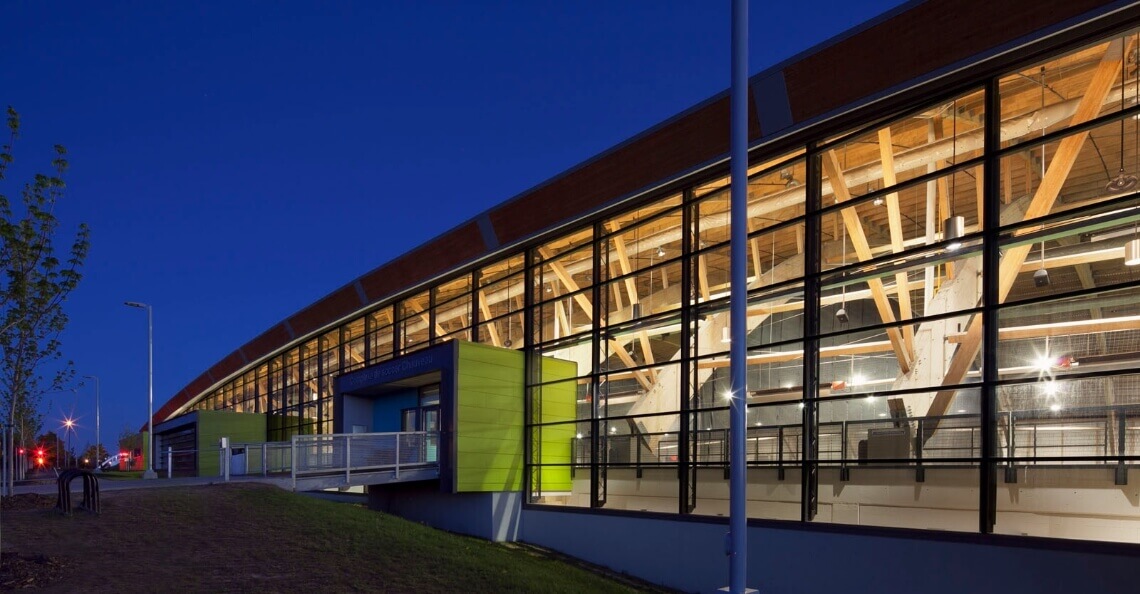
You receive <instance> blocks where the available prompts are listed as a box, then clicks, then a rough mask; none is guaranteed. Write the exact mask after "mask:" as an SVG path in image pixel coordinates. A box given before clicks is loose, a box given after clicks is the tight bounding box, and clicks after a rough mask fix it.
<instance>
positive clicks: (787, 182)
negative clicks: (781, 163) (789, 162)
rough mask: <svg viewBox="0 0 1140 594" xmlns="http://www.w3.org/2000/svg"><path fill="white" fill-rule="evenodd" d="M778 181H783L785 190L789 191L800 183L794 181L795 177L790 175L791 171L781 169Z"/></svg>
mask: <svg viewBox="0 0 1140 594" xmlns="http://www.w3.org/2000/svg"><path fill="white" fill-rule="evenodd" d="M780 179H782V180H783V181H784V187H785V188H789V189H790V188H794V187H796V186H798V185H800V182H798V181H796V177H795V176H794V175H793V174H792V170H791V169H781V170H780Z"/></svg>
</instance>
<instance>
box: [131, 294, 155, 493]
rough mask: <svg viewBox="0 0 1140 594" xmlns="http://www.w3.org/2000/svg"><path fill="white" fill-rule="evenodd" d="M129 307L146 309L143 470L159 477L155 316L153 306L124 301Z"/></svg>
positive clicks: (149, 477) (148, 475) (147, 474)
mask: <svg viewBox="0 0 1140 594" xmlns="http://www.w3.org/2000/svg"><path fill="white" fill-rule="evenodd" d="M123 304H124V305H126V306H128V307H137V308H139V309H145V310H146V344H147V358H146V370H147V381H146V383H147V389H146V391H147V397H146V439H147V451H146V469H145V470H143V478H144V479H154V478H158V475H157V474H155V472H154V460H153V458H154V316H153V310H152V309H151V307H150V306H149V305H147V304H145V303H139V302H138V301H124V302H123Z"/></svg>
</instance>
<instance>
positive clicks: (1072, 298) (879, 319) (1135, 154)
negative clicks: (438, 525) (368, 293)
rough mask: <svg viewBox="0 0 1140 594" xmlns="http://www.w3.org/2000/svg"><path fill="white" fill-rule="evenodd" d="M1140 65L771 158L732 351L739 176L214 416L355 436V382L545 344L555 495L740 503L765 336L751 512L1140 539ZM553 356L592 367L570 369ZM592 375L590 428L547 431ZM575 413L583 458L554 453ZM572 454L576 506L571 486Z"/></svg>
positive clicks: (327, 337) (755, 210) (530, 437)
mask: <svg viewBox="0 0 1140 594" xmlns="http://www.w3.org/2000/svg"><path fill="white" fill-rule="evenodd" d="M1138 55H1140V41H1138V36H1137V35H1136V34H1135V33H1133V32H1129V33H1124V34H1121V35H1118V36H1115V37H1113V38H1111V39H1104V40H1099V41H1097V42H1095V43H1092V44H1089V45H1083V46H1081V47H1078V48H1075V49H1070V50H1069V51H1067V52H1063V53H1060V54H1058V55H1055V56H1052V57H1050V58H1048V59H1046V60H1043V61H1039V62H1036V63H1032V64H1026V65H1023V66H1021V67H1020V68H1018V69H1017V70H1015V71H1011V72H1008V73H1004V74H999V75H997V76H994V77H991V78H985V79H979V80H976V81H974V83H973V84H971V85H963V86H961V87H960V88H959V89H958V90H957V92H954V93H951V94H947V95H945V96H941V97H937V98H933V99H929V100H927V101H925V102H924V103H922V104H917V105H914V106H912V107H911V108H910V109H907V110H905V111H900V112H898V113H897V114H895V115H893V116H891V117H888V118H882V119H879V120H875V121H863V122H856V121H852V120H851V119H850V118H848V121H852V127H851V129H849V130H847V131H843V132H840V133H836V132H835V131H832V132H831V133H829V134H828V135H826V136H822V135H821V136H820V137H819V138H816V139H814V140H811V141H809V142H805V143H803V145H802V146H801V147H799V148H797V149H795V150H791V151H785V152H783V153H782V154H764V152H763V150H762V149H758V150H756V151H754V152H753V163H754V165H753V166H752V167H751V168H750V170H749V182H748V186H749V187H748V192H747V196H748V236H749V242H748V254H749V258H748V262H747V266H748V292H749V297H748V323H747V326H748V334H747V336H744V337H731V336H729V335H728V317H729V316H728V296H729V290H730V282H729V244H728V241H729V236H730V221H729V187H728V179H727V177H723V176H720V177H718V176H717V175H716V174H715V173H714V174H712V175H708V174H704V175H703V177H694V178H693V179H691V180H688V181H687V183H685V184H683V187H681V188H680V189H672V190H668V191H666V192H664V193H658V194H654V195H648V196H644V197H642V198H640V199H638V200H636V201H635V202H632V203H630V204H629V205H628V206H627V207H626V208H625V209H624V210H623V211H621V212H619V213H617V214H608V215H605V216H604V217H603V216H599V217H595V218H594V219H592V220H587V221H586V222H584V223H582V224H581V225H579V226H578V227H577V228H573V229H571V230H570V231H568V232H562V233H561V234H559V235H557V236H548V237H544V238H542V239H540V240H538V241H536V242H534V243H532V244H530V245H527V246H524V247H520V248H519V249H518V250H516V251H515V252H513V253H510V254H508V255H506V256H503V257H501V258H499V259H497V260H495V261H492V262H481V263H479V264H478V265H477V266H475V267H473V268H471V269H469V270H461V271H456V273H455V274H453V275H451V276H449V277H447V278H445V279H443V280H442V281H440V282H437V283H435V284H434V285H432V286H431V287H429V288H427V289H424V290H421V291H419V292H418V293H415V294H411V295H404V296H401V297H400V298H398V299H396V300H393V301H389V302H385V303H383V304H379V306H378V307H376V308H372V309H370V310H369V311H367V312H362V314H361V315H360V316H359V317H357V318H355V319H352V320H349V321H347V322H345V323H344V324H342V325H341V326H339V327H337V328H334V329H331V330H328V331H326V332H325V333H323V334H321V335H319V336H316V337H311V338H308V339H307V340H306V341H305V342H303V343H301V344H297V345H294V346H292V347H291V348H289V349H288V350H285V351H283V352H280V353H278V354H276V355H274V356H273V357H271V358H269V359H268V360H265V361H263V362H261V363H260V364H258V365H256V366H254V367H253V368H252V369H250V370H248V371H246V372H244V373H242V374H241V375H239V376H237V377H235V378H233V379H232V380H231V381H229V382H228V383H226V384H225V385H223V386H221V387H219V388H217V389H215V390H213V391H212V392H210V393H208V394H205V395H203V396H202V398H201V399H200V400H199V401H198V402H196V403H195V404H194V405H193V406H194V407H197V408H199V409H231V410H235V411H247V412H259V413H269V415H270V416H271V418H272V419H274V420H273V421H271V423H270V436H269V438H270V439H276V440H282V439H288V438H289V436H291V435H294V434H298V433H314V432H324V433H327V432H331V430H332V419H331V415H332V406H331V402H332V397H333V390H332V385H333V378H334V377H335V376H336V375H337V374H339V373H343V372H346V371H350V370H354V369H358V368H360V367H363V366H365V365H371V364H374V363H378V362H381V361H384V360H387V359H391V358H393V357H395V356H398V355H401V354H404V353H409V352H413V351H416V350H418V349H422V348H424V347H426V346H429V345H431V344H435V343H438V342H441V341H447V340H472V341H476V342H480V343H485V344H490V345H494V346H498V347H503V348H512V349H524V350H525V352H526V353H527V354H528V363H527V368H528V375H527V377H528V382H527V386H526V394H525V398H526V411H527V413H526V419H525V420H526V427H527V432H526V442H527V443H526V446H527V451H528V452H529V454H528V457H527V465H528V467H527V477H528V481H527V487H526V489H527V493H526V495H527V498H528V501H530V502H531V503H532V504H539V505H561V506H577V507H604V508H608V509H622V510H632V511H641V510H643V511H653V512H668V513H679V514H701V515H727V513H728V482H727V473H728V469H727V460H728V450H727V428H728V406H727V405H728V403H727V401H726V400H725V397H724V394H725V393H726V391H727V386H728V381H729V378H728V365H729V361H728V345H729V341H730V340H733V339H737V338H739V339H741V340H745V341H747V348H748V390H749V392H748V424H749V431H748V436H747V442H746V443H747V448H748V452H747V460H748V465H749V477H748V479H749V498H750V501H749V505H748V509H749V514H750V516H752V517H756V518H778V519H786V520H799V521H804V522H832V523H844V524H860V525H878V526H894V527H907V528H921V529H943V530H958V531H982V532H999V533H1007V534H1030V535H1042V536H1055V537H1066V538H1087V539H1098V540H1114V541H1131V542H1140V513H1138V512H1137V508H1136V506H1135V505H1134V504H1133V502H1134V500H1135V495H1134V491H1135V485H1136V484H1138V482H1140V475H1138V474H1137V471H1136V470H1135V468H1136V464H1137V462H1138V461H1140V442H1138V440H1137V435H1140V376H1138V375H1137V374H1136V373H1135V368H1136V367H1137V362H1140V305H1138V304H1140V227H1138V225H1140V194H1138V193H1137V190H1138V189H1140V185H1138V184H1137V181H1136V177H1135V176H1136V175H1140V135H1138V133H1137V128H1138V118H1140V103H1138V101H1137V98H1138V97H1140V71H1138V67H1137V66H1138V60H1137V56H1138ZM676 187H678V186H674V188H676ZM1132 339H1136V340H1137V342H1136V343H1133V342H1131V341H1132ZM547 357H549V358H556V359H561V360H564V361H571V362H574V363H575V364H576V365H577V370H578V371H577V375H576V377H574V378H573V379H565V378H562V377H560V378H559V379H557V380H556V381H553V382H551V383H549V384H545V383H543V379H542V378H543V374H542V373H541V368H542V359H543V358H547ZM568 388H569V389H572V390H573V391H574V392H575V393H576V394H577V418H575V419H573V420H569V421H568V420H566V419H564V418H556V417H553V416H550V415H547V416H544V414H543V398H544V396H543V395H544V393H551V394H554V393H565V391H566V390H567V389H568ZM568 425H572V427H573V431H572V433H573V435H574V437H573V438H572V439H570V440H569V443H566V444H565V448H566V449H567V450H568V451H569V452H571V455H570V456H569V457H565V456H562V457H558V456H540V455H538V449H539V448H542V447H554V446H553V445H552V442H551V440H549V439H545V440H544V438H543V435H544V433H545V434H548V435H549V434H555V433H557V434H559V435H562V434H568V433H569V432H568V431H567V430H566V429H567V426H568ZM545 459H552V460H555V459H556V460H567V459H568V460H569V462H558V463H557V464H558V465H562V466H566V465H569V466H570V470H571V472H572V476H573V487H572V489H571V490H569V491H566V490H564V486H563V487H562V490H557V491H556V490H550V489H544V488H543V485H542V477H543V471H544V467H543V465H541V464H539V463H537V462H536V461H540V460H545ZM1128 485H1132V487H1131V489H1132V490H1131V491H1129V487H1128Z"/></svg>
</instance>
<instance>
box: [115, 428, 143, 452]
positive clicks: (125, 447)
mask: <svg viewBox="0 0 1140 594" xmlns="http://www.w3.org/2000/svg"><path fill="white" fill-rule="evenodd" d="M142 447H143V436H142V433H139V432H138V431H135V430H134V429H131V427H130V425H127V426H126V427H123V430H122V431H120V432H119V451H120V452H134V451H135V450H138V451H140V452H141V451H142ZM131 455H132V456H133V455H134V454H133V453H132V454H131Z"/></svg>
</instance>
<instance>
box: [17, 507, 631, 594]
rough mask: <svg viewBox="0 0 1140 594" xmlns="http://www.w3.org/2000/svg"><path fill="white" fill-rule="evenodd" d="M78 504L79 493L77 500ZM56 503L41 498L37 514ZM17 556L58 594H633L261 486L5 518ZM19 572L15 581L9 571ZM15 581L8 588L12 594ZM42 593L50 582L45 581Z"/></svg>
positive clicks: (573, 571)
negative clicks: (97, 511) (39, 560)
mask: <svg viewBox="0 0 1140 594" xmlns="http://www.w3.org/2000/svg"><path fill="white" fill-rule="evenodd" d="M77 495H78V494H77ZM45 504H46V505H51V504H54V497H53V498H50V503H48V502H46V501H44V500H42V499H41V500H40V505H45ZM2 523H3V530H2V532H0V538H2V540H0V544H2V548H3V551H4V552H5V553H6V554H7V556H8V558H12V553H16V554H18V555H19V556H20V557H28V556H35V555H43V556H46V559H48V560H50V562H51V563H53V564H55V566H56V567H57V569H56V570H55V571H54V573H55V574H57V575H54V576H53V577H52V578H51V579H52V580H53V581H51V582H50V583H49V584H46V585H47V586H48V589H49V590H56V591H61V592H80V591H82V592H158V591H172V590H175V591H176V590H183V591H210V592H220V591H257V592H284V591H291V592H575V593H578V592H632V591H638V589H637V588H638V587H639V585H638V584H630V583H623V582H617V581H614V580H611V579H609V578H607V577H605V576H602V575H599V574H597V573H594V572H591V571H588V570H586V569H583V568H582V567H580V566H577V565H575V564H570V563H566V562H563V561H562V560H559V559H557V558H555V557H553V556H551V555H548V554H544V553H541V552H536V551H534V550H531V549H530V548H528V547H519V546H514V545H504V544H495V543H490V542H486V541H483V540H479V539H474V538H468V537H463V536H457V535H454V534H449V533H446V532H441V531H438V530H433V529H431V528H428V527H426V526H422V525H419V524H416V523H413V522H409V521H406V520H403V519H400V518H397V517H395V516H390V515H387V514H382V513H378V512H373V511H369V510H367V509H365V508H363V507H361V506H354V505H348V504H343V503H333V502H329V501H324V500H320V499H315V498H311V497H305V496H301V495H296V494H293V493H289V492H286V491H282V490H280V489H277V488H276V487H269V486H264V485H249V484H245V485H242V484H227V485H210V486H201V487H187V488H164V489H138V490H129V491H109V492H106V493H104V494H103V498H102V514H101V515H99V516H94V515H91V514H88V513H86V512H83V511H76V512H75V513H74V514H73V515H72V516H70V517H65V516H62V515H60V514H58V513H57V512H55V511H54V510H52V509H45V508H43V507H39V508H35V507H33V508H30V509H28V508H27V506H24V508H21V507H20V506H16V507H15V508H9V509H6V510H5V511H4V512H3V518H2ZM9 573H10V572H9ZM11 579H12V577H11V575H4V576H0V587H4V586H7V587H12V586H13V585H14V584H13V583H5V580H7V581H9V582H10V581H11ZM36 585H37V586H43V585H45V584H42V583H39V584H36Z"/></svg>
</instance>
